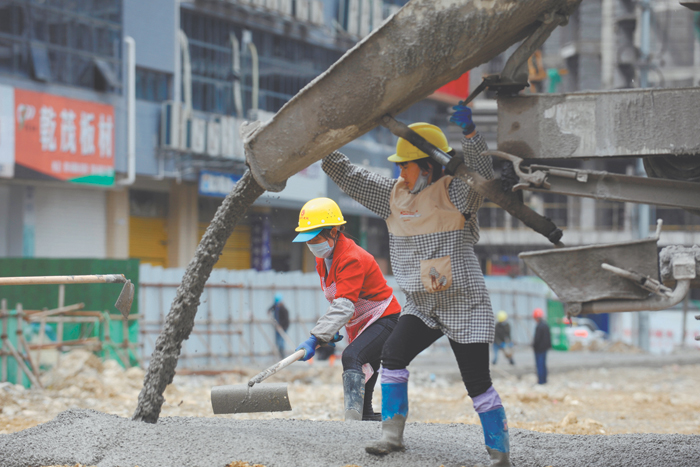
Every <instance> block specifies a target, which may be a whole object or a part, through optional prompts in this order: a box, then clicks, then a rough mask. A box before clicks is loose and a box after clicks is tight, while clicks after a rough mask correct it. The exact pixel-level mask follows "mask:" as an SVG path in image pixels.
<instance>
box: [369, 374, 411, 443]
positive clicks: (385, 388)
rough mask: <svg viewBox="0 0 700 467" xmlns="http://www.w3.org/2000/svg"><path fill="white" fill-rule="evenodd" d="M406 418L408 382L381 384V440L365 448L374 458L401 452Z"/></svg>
mask: <svg viewBox="0 0 700 467" xmlns="http://www.w3.org/2000/svg"><path fill="white" fill-rule="evenodd" d="M407 417H408V382H404V383H382V438H381V439H380V440H379V441H375V442H374V443H371V444H369V445H367V447H365V451H367V452H368V453H369V454H374V455H375V456H384V455H387V454H389V453H391V452H395V451H403V450H404V449H406V448H405V447H404V445H403V430H404V427H405V426H406V418H407Z"/></svg>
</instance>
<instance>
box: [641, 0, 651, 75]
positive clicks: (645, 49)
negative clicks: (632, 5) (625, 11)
mask: <svg viewBox="0 0 700 467" xmlns="http://www.w3.org/2000/svg"><path fill="white" fill-rule="evenodd" d="M640 6H641V8H642V24H641V26H642V27H641V31H640V32H641V34H640V35H641V37H640V41H641V44H640V47H639V49H640V52H641V55H642V56H641V63H640V66H639V87H642V88H646V87H648V86H649V59H650V57H649V55H650V52H651V46H650V43H651V37H650V36H651V2H650V0H642V1H641V3H640Z"/></svg>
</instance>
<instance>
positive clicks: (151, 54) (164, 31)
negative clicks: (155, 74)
mask: <svg viewBox="0 0 700 467" xmlns="http://www.w3.org/2000/svg"><path fill="white" fill-rule="evenodd" d="M178 5H179V2H176V1H175V0H148V1H144V0H124V36H131V37H133V38H134V41H135V42H136V66H141V67H144V68H150V69H152V70H158V71H164V72H167V73H174V72H175V50H176V49H175V37H176V36H175V23H176V21H177V19H178V18H179V15H178V14H177V13H178V11H177V8H178ZM178 29H179V25H178Z"/></svg>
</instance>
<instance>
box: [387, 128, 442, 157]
mask: <svg viewBox="0 0 700 467" xmlns="http://www.w3.org/2000/svg"><path fill="white" fill-rule="evenodd" d="M408 127H409V128H410V129H412V130H413V131H415V132H416V133H418V134H419V135H421V136H422V137H423V138H425V139H426V140H427V141H428V142H429V143H431V144H432V145H433V146H437V147H438V148H440V149H441V150H442V151H444V152H450V151H452V148H451V147H450V145H449V144H447V138H446V137H445V133H443V132H442V130H441V129H440V128H438V127H436V126H435V125H431V124H430V123H423V122H418V123H412V124H410V125H408ZM426 157H430V156H428V155H427V154H426V153H424V152H423V151H421V150H420V149H418V148H417V147H415V146H414V145H412V144H411V143H409V142H408V141H406V140H405V139H403V138H399V141H398V142H397V143H396V154H394V155H391V156H389V158H388V159H389V160H390V161H391V162H398V163H401V162H410V161H415V160H418V159H425V158H426Z"/></svg>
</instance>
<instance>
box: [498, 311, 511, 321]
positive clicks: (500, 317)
mask: <svg viewBox="0 0 700 467" xmlns="http://www.w3.org/2000/svg"><path fill="white" fill-rule="evenodd" d="M507 319H508V313H506V312H505V311H503V310H501V311H499V312H498V314H497V315H496V320H497V321H498V322H499V323H502V322H503V321H505V320H507Z"/></svg>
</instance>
